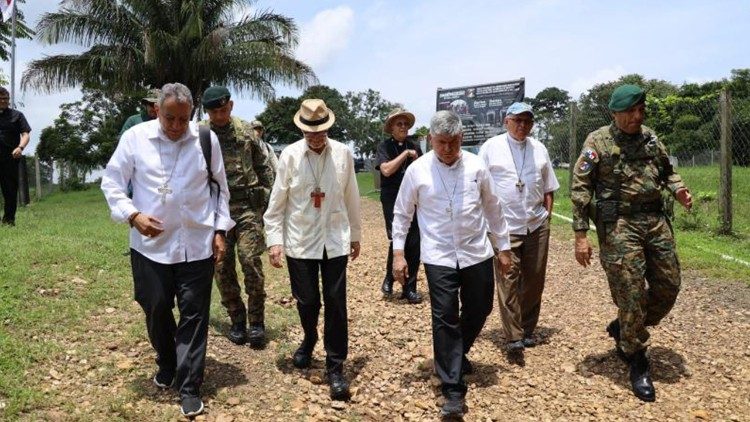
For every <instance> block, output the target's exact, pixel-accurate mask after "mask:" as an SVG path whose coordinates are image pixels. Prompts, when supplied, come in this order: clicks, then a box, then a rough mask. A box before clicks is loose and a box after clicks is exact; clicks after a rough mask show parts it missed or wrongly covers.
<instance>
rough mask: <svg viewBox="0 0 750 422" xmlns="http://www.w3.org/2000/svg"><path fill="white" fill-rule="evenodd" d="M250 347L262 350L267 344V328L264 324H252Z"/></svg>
mask: <svg viewBox="0 0 750 422" xmlns="http://www.w3.org/2000/svg"><path fill="white" fill-rule="evenodd" d="M247 341H248V343H250V347H252V348H254V349H260V348H262V347H263V346H265V344H266V326H265V324H263V323H262V322H259V323H257V324H250V332H249V333H248V334H247Z"/></svg>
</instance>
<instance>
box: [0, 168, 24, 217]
mask: <svg viewBox="0 0 750 422" xmlns="http://www.w3.org/2000/svg"><path fill="white" fill-rule="evenodd" d="M19 162H20V160H16V159H15V158H6V157H2V158H0V190H2V191H3V203H4V206H3V208H4V210H3V222H4V223H13V222H15V221H16V208H18V167H19V166H18V163H19Z"/></svg>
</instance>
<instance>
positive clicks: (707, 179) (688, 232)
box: [553, 167, 750, 283]
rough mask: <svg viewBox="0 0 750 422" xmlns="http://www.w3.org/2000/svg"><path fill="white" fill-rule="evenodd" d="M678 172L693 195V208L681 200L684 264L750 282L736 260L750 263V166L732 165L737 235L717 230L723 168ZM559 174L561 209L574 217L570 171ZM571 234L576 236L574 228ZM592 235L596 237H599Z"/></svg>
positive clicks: (678, 223) (678, 232) (678, 228)
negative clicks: (569, 185)
mask: <svg viewBox="0 0 750 422" xmlns="http://www.w3.org/2000/svg"><path fill="white" fill-rule="evenodd" d="M677 171H678V173H680V175H681V176H682V178H683V180H684V181H685V184H686V185H687V186H688V188H689V189H690V191H691V193H692V195H693V210H692V211H691V212H687V211H685V210H684V209H683V208H682V206H680V205H679V204H677V203H676V204H675V220H674V227H675V238H676V240H677V252H678V255H679V257H680V262H681V264H682V267H683V268H690V269H696V270H699V271H701V272H702V273H704V274H705V275H706V276H709V277H714V278H721V279H730V280H743V281H745V282H746V283H750V267H748V266H747V265H744V264H742V263H740V262H737V261H736V260H733V259H732V258H734V259H737V260H740V261H743V262H750V168H746V167H734V168H733V169H732V179H733V191H732V199H733V204H732V207H733V218H734V221H733V232H734V234H733V235H731V236H719V235H717V234H716V233H717V231H718V228H719V220H718V209H719V205H718V202H717V201H718V199H717V196H718V194H717V192H718V189H719V168H718V167H681V168H678V169H677ZM555 174H556V175H557V179H558V181H559V182H560V190H559V191H558V192H557V194H556V195H555V208H554V209H555V212H556V213H559V214H562V215H565V216H568V217H571V216H572V205H571V202H570V191H569V188H568V180H569V177H568V176H569V173H568V170H567V169H557V170H556V171H555ZM553 222H554V224H555V225H560V226H566V227H567V228H568V230H570V223H569V222H567V221H563V220H562V219H558V218H555V219H553ZM569 233H570V236H571V237H572V232H569ZM589 238H590V239H592V240H593V239H595V236H589ZM592 243H594V244H595V243H596V242H592Z"/></svg>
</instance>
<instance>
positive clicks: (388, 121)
mask: <svg viewBox="0 0 750 422" xmlns="http://www.w3.org/2000/svg"><path fill="white" fill-rule="evenodd" d="M397 117H406V120H407V121H408V122H409V127H408V128H407V129H411V127H412V126H414V121H415V120H416V119H415V118H414V115H413V114H411V113H410V112H408V111H406V109H403V108H401V107H399V108H395V109H393V110H392V111H391V112H390V113H389V114H388V117H386V118H385V124H384V125H383V132H385V133H388V134H392V133H393V128H392V126H393V121H394V120H396V118H397Z"/></svg>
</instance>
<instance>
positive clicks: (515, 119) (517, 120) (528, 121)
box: [508, 117, 534, 126]
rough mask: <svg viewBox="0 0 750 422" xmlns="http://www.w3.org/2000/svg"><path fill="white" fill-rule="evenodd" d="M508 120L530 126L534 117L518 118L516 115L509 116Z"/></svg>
mask: <svg viewBox="0 0 750 422" xmlns="http://www.w3.org/2000/svg"><path fill="white" fill-rule="evenodd" d="M508 119H509V120H512V121H513V122H515V123H516V124H517V125H528V126H531V125H533V124H534V119H519V118H518V117H509V118H508Z"/></svg>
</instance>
